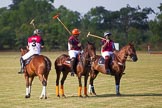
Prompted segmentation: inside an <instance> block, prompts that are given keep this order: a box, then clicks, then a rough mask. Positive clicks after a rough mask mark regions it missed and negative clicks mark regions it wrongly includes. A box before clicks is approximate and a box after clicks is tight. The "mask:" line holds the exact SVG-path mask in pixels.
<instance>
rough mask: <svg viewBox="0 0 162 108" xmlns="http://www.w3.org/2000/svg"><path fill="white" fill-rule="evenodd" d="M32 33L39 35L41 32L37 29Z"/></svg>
mask: <svg viewBox="0 0 162 108" xmlns="http://www.w3.org/2000/svg"><path fill="white" fill-rule="evenodd" d="M33 33H34V34H41V31H40V30H39V29H35V30H34V32H33Z"/></svg>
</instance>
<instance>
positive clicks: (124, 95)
mask: <svg viewBox="0 0 162 108" xmlns="http://www.w3.org/2000/svg"><path fill="white" fill-rule="evenodd" d="M138 96H162V94H158V93H141V94H140V93H138V94H121V95H120V96H117V95H116V94H101V95H96V96H93V97H138Z"/></svg>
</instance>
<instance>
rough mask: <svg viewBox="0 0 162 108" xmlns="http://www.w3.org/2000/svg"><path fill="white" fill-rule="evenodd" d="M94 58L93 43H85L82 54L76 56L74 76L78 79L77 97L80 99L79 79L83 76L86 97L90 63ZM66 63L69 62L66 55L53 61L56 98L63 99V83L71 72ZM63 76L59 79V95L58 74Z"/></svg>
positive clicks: (80, 85) (80, 83)
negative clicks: (61, 97)
mask: <svg viewBox="0 0 162 108" xmlns="http://www.w3.org/2000/svg"><path fill="white" fill-rule="evenodd" d="M95 56H96V49H95V46H94V44H93V43H89V42H88V43H87V45H86V47H85V48H84V50H83V52H82V53H81V54H80V55H78V62H77V65H76V75H77V77H78V81H79V88H78V96H79V97H82V95H81V91H82V82H81V77H82V76H84V95H85V96H87V80H88V76H89V72H90V69H91V67H90V65H91V61H92V60H93V59H94V58H95ZM67 61H69V62H70V57H69V55H67V54H62V55H61V56H59V57H58V58H57V59H56V60H55V63H54V65H55V70H56V75H57V76H56V96H57V97H60V94H61V96H63V97H65V94H64V81H65V80H66V77H67V75H68V73H69V72H70V71H71V66H70V63H67ZM61 72H62V74H63V77H62V79H61V86H60V94H59V79H60V74H61Z"/></svg>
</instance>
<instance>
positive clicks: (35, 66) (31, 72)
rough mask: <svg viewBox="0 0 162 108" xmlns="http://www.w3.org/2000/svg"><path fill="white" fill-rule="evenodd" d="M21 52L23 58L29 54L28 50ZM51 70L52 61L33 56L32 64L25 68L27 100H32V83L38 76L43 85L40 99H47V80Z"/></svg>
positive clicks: (43, 57) (40, 56)
mask: <svg viewBox="0 0 162 108" xmlns="http://www.w3.org/2000/svg"><path fill="white" fill-rule="evenodd" d="M20 50H21V56H23V55H24V54H26V53H27V52H28V50H27V49H25V48H21V49H20ZM50 70H51V61H50V59H49V58H48V57H46V56H44V55H33V56H32V57H31V60H30V62H29V63H28V64H26V65H25V68H24V76H25V80H26V96H25V98H30V94H31V86H32V81H33V79H34V77H35V76H38V77H39V80H40V81H41V83H42V85H43V88H42V93H41V95H40V99H43V98H44V99H47V95H46V86H47V79H48V74H49V72H50Z"/></svg>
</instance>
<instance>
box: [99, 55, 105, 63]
mask: <svg viewBox="0 0 162 108" xmlns="http://www.w3.org/2000/svg"><path fill="white" fill-rule="evenodd" d="M98 64H99V65H104V64H105V59H104V58H103V57H100V58H99V60H98Z"/></svg>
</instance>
